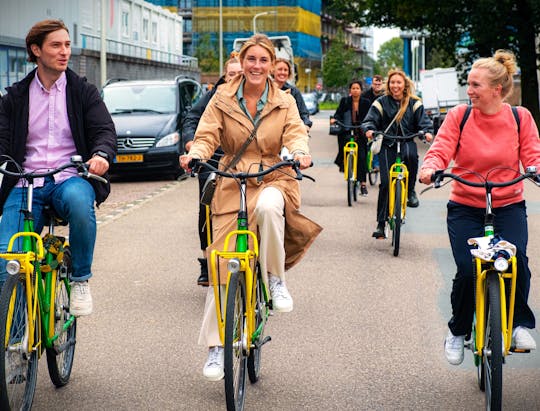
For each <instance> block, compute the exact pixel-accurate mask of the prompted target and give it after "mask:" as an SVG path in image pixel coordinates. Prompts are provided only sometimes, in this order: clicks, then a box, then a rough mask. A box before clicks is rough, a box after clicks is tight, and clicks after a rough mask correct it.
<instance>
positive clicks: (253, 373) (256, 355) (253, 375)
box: [247, 263, 268, 384]
mask: <svg viewBox="0 0 540 411" xmlns="http://www.w3.org/2000/svg"><path fill="white" fill-rule="evenodd" d="M254 277H255V278H256V279H257V285H256V287H255V331H257V330H259V331H260V332H259V334H258V336H257V338H256V340H255V341H253V344H252V345H253V346H252V347H251V349H250V350H249V356H248V360H247V370H248V376H249V381H250V382H251V383H252V384H253V383H256V382H257V381H258V380H259V376H260V373H261V350H262V345H259V344H262V343H263V342H264V339H265V336H264V327H265V325H266V319H267V318H268V298H267V297H266V292H265V289H266V287H265V285H264V282H263V279H262V276H261V269H260V266H259V263H257V267H256V272H255V276H254Z"/></svg>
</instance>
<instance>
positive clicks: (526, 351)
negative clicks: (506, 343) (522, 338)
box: [509, 347, 531, 354]
mask: <svg viewBox="0 0 540 411" xmlns="http://www.w3.org/2000/svg"><path fill="white" fill-rule="evenodd" d="M509 352H511V353H516V354H528V353H530V352H531V350H522V349H519V348H516V347H510V351H509Z"/></svg>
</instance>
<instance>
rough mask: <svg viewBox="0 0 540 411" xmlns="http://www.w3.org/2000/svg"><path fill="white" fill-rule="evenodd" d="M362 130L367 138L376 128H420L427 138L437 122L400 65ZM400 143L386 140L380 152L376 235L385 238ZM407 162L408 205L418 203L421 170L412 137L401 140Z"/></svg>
mask: <svg viewBox="0 0 540 411" xmlns="http://www.w3.org/2000/svg"><path fill="white" fill-rule="evenodd" d="M362 130H363V131H364V132H365V133H366V137H367V138H373V135H374V132H375V131H385V130H387V131H386V132H387V133H388V134H392V135H396V136H408V135H411V134H414V133H417V132H419V131H423V132H424V133H425V136H426V139H427V140H428V141H431V140H432V139H433V134H432V133H433V123H432V122H431V120H430V119H429V117H428V116H427V114H426V112H425V111H424V106H423V105H422V101H421V100H420V98H419V97H417V96H416V95H414V84H413V82H412V81H411V79H409V78H408V77H407V75H406V74H405V73H404V72H403V71H402V70H398V69H394V70H390V72H389V73H388V81H387V88H386V93H385V95H384V96H382V97H379V98H378V99H377V100H375V102H374V103H373V104H372V105H371V107H370V109H369V111H368V114H367V116H366V118H365V119H364V121H363V123H362ZM396 146H397V144H396V143H395V142H388V141H384V140H383V144H382V147H381V151H380V153H379V163H380V168H381V173H380V174H381V184H380V185H379V198H378V200H377V229H376V230H375V231H374V232H373V235H372V236H373V237H375V238H377V239H383V238H385V233H384V223H385V220H386V216H387V215H388V183H389V176H388V173H389V169H390V166H391V165H392V164H394V162H395V161H396V156H397V147H396ZM401 153H402V157H403V162H404V163H405V165H406V166H407V169H408V170H409V192H408V201H407V205H408V206H409V207H418V204H419V203H418V198H417V197H416V192H415V191H414V185H415V182H416V174H417V171H418V149H417V147H416V141H414V139H412V138H411V139H410V141H405V142H402V143H401Z"/></svg>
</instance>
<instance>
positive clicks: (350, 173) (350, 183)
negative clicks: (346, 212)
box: [347, 154, 356, 207]
mask: <svg viewBox="0 0 540 411" xmlns="http://www.w3.org/2000/svg"><path fill="white" fill-rule="evenodd" d="M353 167H354V161H353V156H352V155H350V154H349V155H348V156H347V203H348V204H349V207H352V203H353V200H356V198H355V192H354V190H355V184H356V181H354V170H353Z"/></svg>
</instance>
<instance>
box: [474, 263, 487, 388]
mask: <svg viewBox="0 0 540 411" xmlns="http://www.w3.org/2000/svg"><path fill="white" fill-rule="evenodd" d="M472 262H473V284H474V301H476V293H477V290H476V279H477V276H478V273H477V270H476V261H475V259H474V258H473V260H472ZM486 284H487V283H485V282H484V295H487V294H486V293H485V292H486V290H485V288H486V287H485V285H486ZM488 310H489V304H487V300H486V299H484V313H485V314H487V313H488ZM477 333H478V331H477V330H476V313H475V314H474V316H473V324H472V329H471V351H472V353H473V360H474V365H475V366H476V377H477V379H478V388H480V391H482V392H483V391H485V389H486V373H485V369H484V364H483V363H482V355H480V354H477V352H478V347H477V345H476V335H477Z"/></svg>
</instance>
